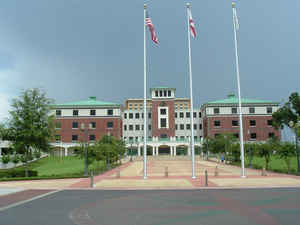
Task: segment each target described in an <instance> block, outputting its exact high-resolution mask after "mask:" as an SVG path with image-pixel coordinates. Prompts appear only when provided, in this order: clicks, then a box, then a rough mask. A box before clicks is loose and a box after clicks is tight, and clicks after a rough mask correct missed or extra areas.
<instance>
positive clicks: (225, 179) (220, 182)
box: [0, 157, 300, 193]
mask: <svg viewBox="0 0 300 225" xmlns="http://www.w3.org/2000/svg"><path fill="white" fill-rule="evenodd" d="M147 167H148V171H147V174H148V177H147V179H146V180H145V179H143V161H142V159H141V158H140V159H137V160H135V161H133V162H126V163H124V164H123V165H121V166H120V167H119V168H115V169H113V170H111V171H108V172H106V173H104V174H102V175H98V176H95V177H94V189H199V188H247V187H300V177H298V176H293V175H286V174H279V173H271V172H268V173H267V176H262V171H260V170H254V169H246V174H247V178H241V176H240V174H241V168H239V167H237V166H231V165H225V164H220V163H216V162H212V161H205V160H202V159H201V158H196V164H195V171H196V179H192V178H191V175H192V164H191V160H190V159H189V158H187V157H149V160H148V163H147ZM166 169H167V171H168V177H166V174H165V172H166ZM119 171H120V172H119ZM205 171H207V172H208V186H207V187H206V186H205V176H204V175H205ZM118 174H120V177H119V176H118ZM89 187H90V179H89V178H81V179H80V178H77V179H57V180H34V181H10V182H0V190H1V189H9V188H13V189H16V188H17V189H49V188H50V189H81V188H89ZM0 193H1V192H0Z"/></svg>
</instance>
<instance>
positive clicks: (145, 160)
mask: <svg viewBox="0 0 300 225" xmlns="http://www.w3.org/2000/svg"><path fill="white" fill-rule="evenodd" d="M146 8H147V6H146V4H144V179H147V112H146V109H147V108H146V103H147V102H146V97H147V96H146V95H147V93H146V88H147V85H146V84H147V83H146V81H147V79H146V77H147V76H146V69H147V68H146Z"/></svg>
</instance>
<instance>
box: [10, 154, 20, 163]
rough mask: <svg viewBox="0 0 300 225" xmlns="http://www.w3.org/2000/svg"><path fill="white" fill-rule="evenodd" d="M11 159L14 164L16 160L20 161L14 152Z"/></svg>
mask: <svg viewBox="0 0 300 225" xmlns="http://www.w3.org/2000/svg"><path fill="white" fill-rule="evenodd" d="M11 161H12V162H13V163H14V164H15V165H16V164H18V162H20V157H19V156H18V155H17V154H15V155H14V156H13V158H12V159H11Z"/></svg>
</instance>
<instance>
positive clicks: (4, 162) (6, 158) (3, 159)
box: [2, 155, 10, 164]
mask: <svg viewBox="0 0 300 225" xmlns="http://www.w3.org/2000/svg"><path fill="white" fill-rule="evenodd" d="M9 161H10V157H9V155H3V156H2V163H3V164H7V163H9Z"/></svg>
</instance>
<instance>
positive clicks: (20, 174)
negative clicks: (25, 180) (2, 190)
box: [0, 169, 38, 178]
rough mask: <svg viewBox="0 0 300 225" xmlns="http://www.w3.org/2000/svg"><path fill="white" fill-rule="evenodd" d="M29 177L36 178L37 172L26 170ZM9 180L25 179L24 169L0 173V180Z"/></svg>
mask: <svg viewBox="0 0 300 225" xmlns="http://www.w3.org/2000/svg"><path fill="white" fill-rule="evenodd" d="M28 176H29V177H36V176H38V172H37V171H35V170H28ZM4 177H6V178H10V177H25V169H9V170H3V171H0V178H4Z"/></svg>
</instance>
